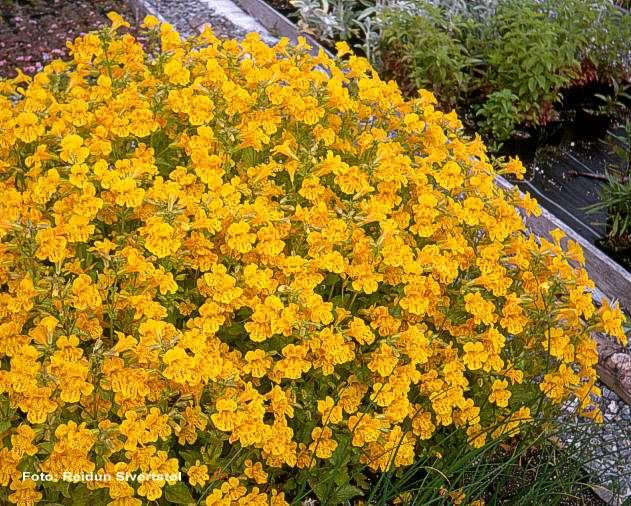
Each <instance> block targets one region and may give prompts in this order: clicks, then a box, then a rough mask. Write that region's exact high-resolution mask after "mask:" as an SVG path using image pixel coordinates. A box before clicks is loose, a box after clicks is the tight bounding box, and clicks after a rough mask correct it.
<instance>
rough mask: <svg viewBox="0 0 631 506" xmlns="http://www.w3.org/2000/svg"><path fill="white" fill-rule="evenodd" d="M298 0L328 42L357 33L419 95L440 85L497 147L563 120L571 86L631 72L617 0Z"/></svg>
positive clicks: (445, 101)
mask: <svg viewBox="0 0 631 506" xmlns="http://www.w3.org/2000/svg"><path fill="white" fill-rule="evenodd" d="M291 1H292V3H293V5H294V6H295V7H296V8H297V9H298V14H299V16H300V22H301V24H302V25H303V26H304V27H307V28H308V29H309V30H311V31H312V32H313V33H315V34H316V35H317V36H319V37H320V38H321V39H322V40H324V41H325V42H328V43H333V42H334V41H336V40H347V41H350V42H351V43H353V44H354V45H355V47H356V48H359V49H361V50H362V51H363V52H364V54H366V55H367V57H368V58H369V59H370V60H371V61H372V63H373V64H375V65H377V66H378V67H381V68H382V70H383V71H384V73H385V74H386V75H387V76H388V77H394V78H395V79H397V80H398V81H399V82H400V83H401V85H402V86H404V87H405V88H406V89H408V91H409V92H410V93H415V91H416V89H418V88H426V89H431V90H433V91H434V92H435V94H436V95H437V97H438V99H439V100H440V102H441V104H442V105H443V106H444V107H446V108H453V107H456V108H458V109H459V111H460V113H461V116H463V117H464V118H467V119H469V120H470V121H471V122H472V123H474V125H472V126H474V127H475V128H478V129H480V130H483V131H484V132H485V133H486V134H487V136H488V137H489V140H492V141H495V145H496V147H497V146H499V145H500V143H501V142H502V141H503V140H505V139H507V138H508V137H510V136H511V135H512V134H513V133H514V131H515V129H516V128H517V127H518V126H520V125H542V124H545V123H547V122H548V121H550V120H552V119H554V118H555V117H556V116H557V111H555V107H558V105H559V104H560V102H561V100H562V98H563V92H564V90H566V89H568V88H569V87H572V86H576V85H583V84H587V83H589V82H592V81H594V80H600V81H603V82H606V83H609V84H612V85H617V84H621V83H625V82H628V81H629V77H630V71H629V69H630V68H631V65H630V64H631V52H630V51H629V46H628V41H629V40H631V16H630V15H629V13H628V12H627V11H625V10H624V9H621V8H620V7H619V6H616V4H615V3H614V2H612V1H611V0H593V1H590V2H586V1H584V0H472V1H464V0H410V1H407V2H394V1H393V0H291ZM476 119H477V120H478V121H476ZM476 123H477V124H476ZM493 123H497V125H493Z"/></svg>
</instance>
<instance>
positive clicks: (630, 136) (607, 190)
mask: <svg viewBox="0 0 631 506" xmlns="http://www.w3.org/2000/svg"><path fill="white" fill-rule="evenodd" d="M610 140H611V146H612V147H611V150H612V152H613V154H615V155H616V156H617V158H618V159H619V160H620V165H619V166H618V167H615V168H613V170H610V171H609V173H608V174H607V182H606V183H605V185H604V186H603V188H602V191H601V195H600V201H599V202H598V203H597V204H594V205H593V206H590V207H589V208H588V212H596V211H602V210H606V211H607V214H608V218H607V236H608V237H607V242H608V246H609V247H610V248H612V249H614V250H615V249H627V248H631V119H627V121H626V124H625V126H624V129H623V132H622V133H621V134H620V135H615V134H611V139H610Z"/></svg>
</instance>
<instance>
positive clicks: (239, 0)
mask: <svg viewBox="0 0 631 506" xmlns="http://www.w3.org/2000/svg"><path fill="white" fill-rule="evenodd" d="M232 1H233V2H234V3H235V4H237V5H238V6H239V7H241V9H243V10H244V11H245V12H247V13H248V14H249V15H250V16H252V17H253V18H255V19H256V20H257V21H258V22H259V23H261V24H262V25H263V26H264V27H265V28H267V30H268V31H269V32H270V33H271V34H272V35H276V36H278V37H287V38H288V39H289V40H291V41H292V42H297V41H298V37H304V38H305V39H306V40H307V42H308V43H309V45H310V46H311V47H312V48H313V50H314V51H313V53H315V54H317V52H318V51H319V50H320V49H321V50H322V51H324V52H325V53H326V54H328V55H329V56H332V54H331V52H330V51H329V50H328V49H326V48H325V47H324V46H323V45H322V44H320V43H319V42H318V41H317V40H316V39H315V38H313V37H312V36H311V35H310V34H308V33H305V32H302V31H300V30H299V29H298V27H297V26H296V24H295V23H294V22H293V21H291V20H289V19H288V18H287V17H286V16H283V15H282V14H281V13H280V12H278V11H277V10H276V9H274V8H272V7H270V6H269V5H268V4H266V3H265V2H263V0H232Z"/></svg>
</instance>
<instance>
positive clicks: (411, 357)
mask: <svg viewBox="0 0 631 506" xmlns="http://www.w3.org/2000/svg"><path fill="white" fill-rule="evenodd" d="M111 18H112V20H113V25H112V27H110V28H107V29H103V30H102V31H100V32H98V33H90V34H88V35H85V36H83V37H80V38H78V39H77V40H75V41H74V42H73V43H71V44H69V47H70V50H71V55H72V61H69V62H62V61H55V62H52V63H51V64H49V65H48V66H47V67H46V68H45V69H44V70H43V71H42V72H40V73H39V74H37V75H35V76H34V77H33V78H29V77H26V76H24V75H23V74H20V75H19V76H18V77H17V78H15V79H12V80H4V81H1V82H0V93H1V96H0V179H1V181H0V191H1V193H2V199H1V200H0V237H1V242H0V283H1V284H2V293H1V294H0V440H1V449H0V487H1V488H0V498H1V499H2V501H3V502H5V501H7V500H8V501H10V502H12V503H17V504H21V505H22V504H24V505H26V504H33V503H36V502H38V501H40V500H41V499H46V500H49V501H51V500H52V501H55V500H57V501H62V502H63V501H65V500H66V499H64V498H67V497H71V498H72V500H81V498H82V497H84V498H87V499H86V500H89V501H90V502H91V503H95V504H106V503H108V504H111V505H117V506H123V505H138V504H145V503H149V502H151V501H158V503H161V504H173V503H179V504H187V503H191V502H194V503H199V504H207V505H228V504H242V505H258V504H260V505H263V504H265V505H267V504H273V505H281V504H287V503H288V502H291V501H292V500H295V499H297V498H299V497H301V494H304V493H308V492H309V490H310V488H311V489H313V491H314V492H315V494H316V495H317V496H318V497H320V499H322V501H323V502H326V503H329V504H331V503H334V502H336V501H341V500H342V498H346V499H348V498H350V497H353V496H355V495H359V494H361V493H362V490H365V488H366V487H368V486H369V485H370V476H375V475H376V474H377V473H379V472H382V471H386V470H389V469H392V468H405V467H406V466H410V465H411V464H413V462H414V461H415V458H416V457H417V456H420V455H423V454H425V453H426V452H430V451H432V452H436V451H438V452H440V451H442V450H443V448H441V446H440V441H441V438H442V436H444V435H445V434H451V435H456V436H457V437H458V438H460V439H459V441H460V442H461V443H460V444H461V445H473V446H481V445H484V444H485V442H486V441H489V440H493V439H494V438H499V437H501V436H502V435H506V434H515V433H517V432H518V431H519V430H520V429H521V428H523V425H524V424H529V423H533V422H536V421H537V419H538V416H540V415H541V413H544V412H545V410H547V409H554V406H555V405H558V404H559V403H561V402H563V401H564V400H567V399H572V398H576V399H578V400H579V406H580V407H579V411H580V414H582V415H584V416H589V417H592V418H596V419H598V418H599V413H598V410H597V408H596V406H595V405H594V404H593V399H594V396H596V395H598V389H597V387H596V386H595V380H596V372H595V364H596V362H597V353H596V346H595V343H594V341H593V340H592V338H591V337H590V333H591V332H593V331H604V332H607V333H609V334H611V335H614V336H616V337H617V338H618V339H619V340H620V341H623V340H624V334H623V331H622V327H621V323H622V320H623V315H622V313H621V311H620V310H619V309H618V308H617V307H611V306H609V305H608V304H605V305H603V306H602V307H600V308H596V307H595V306H594V304H593V303H592V297H591V295H590V288H592V287H593V283H592V282H591V281H590V279H589V278H588V275H587V273H586V271H585V270H584V268H583V267H582V263H583V258H582V253H581V250H580V248H579V247H578V245H576V244H573V243H572V242H571V241H569V242H566V241H563V243H564V244H563V245H562V244H561V242H562V241H561V239H562V237H561V234H556V235H555V236H554V240H553V241H552V242H550V241H547V240H544V239H538V238H536V237H534V236H532V235H528V234H527V231H526V230H525V227H524V224H523V222H522V218H521V215H520V213H535V214H536V213H537V212H538V207H537V204H536V203H535V202H534V201H533V200H532V199H530V198H529V197H528V196H525V197H524V196H520V195H519V194H518V193H517V192H506V191H504V190H502V189H500V188H499V187H498V186H496V185H495V184H494V178H495V177H496V175H497V174H502V173H515V174H518V175H520V174H521V173H522V172H523V167H522V165H521V164H520V163H519V161H517V160H509V161H508V162H507V163H504V164H502V163H498V162H492V161H490V160H489V158H488V157H487V155H486V153H485V147H484V145H483V144H482V142H481V141H480V139H479V138H478V137H476V138H474V139H468V138H466V137H465V136H464V135H463V133H462V132H461V123H460V121H459V120H458V118H457V117H456V115H455V114H454V113H449V114H445V113H443V112H440V111H438V110H436V109H435V108H434V104H435V99H434V97H433V96H432V95H431V94H430V93H427V92H424V91H421V92H420V93H419V97H418V98H416V99H414V100H404V99H403V98H402V96H401V93H400V92H399V90H398V88H397V86H396V85H395V84H394V83H393V82H384V81H382V80H380V79H379V77H378V76H377V75H376V74H375V72H374V71H373V70H372V69H371V68H370V66H369V65H368V63H367V62H366V61H365V60H364V59H362V58H358V57H355V56H353V55H349V54H348V53H349V51H348V48H347V47H346V46H345V45H343V44H341V45H339V47H338V48H339V54H338V56H337V57H336V58H334V59H331V58H329V57H328V56H326V55H325V54H322V53H321V54H319V55H318V56H312V55H311V54H310V53H309V48H308V47H307V46H306V45H305V44H304V41H302V42H300V43H299V44H298V45H296V46H291V45H290V44H289V43H288V41H287V40H281V41H280V42H279V43H278V44H277V45H275V46H274V47H268V46H267V45H266V44H264V43H263V42H262V41H261V40H259V38H258V36H257V35H256V34H250V35H248V36H247V37H246V38H245V39H244V40H243V41H242V42H237V41H234V40H225V41H222V40H219V39H217V38H216V37H215V36H214V35H213V34H212V32H211V31H210V30H208V29H207V30H205V31H204V32H203V33H202V34H201V35H200V36H198V37H197V38H194V39H190V40H181V39H180V37H179V36H178V34H177V33H176V32H175V31H174V30H173V29H172V28H171V27H170V26H169V25H167V24H162V25H159V24H158V22H157V21H156V20H155V19H153V18H147V19H146V20H145V23H144V24H145V28H146V31H147V36H146V37H147V40H146V42H145V44H144V48H143V46H142V45H141V44H140V43H139V42H137V41H136V40H135V39H134V38H133V37H132V36H131V35H129V34H125V35H121V34H120V30H119V28H120V26H121V25H125V24H126V23H125V22H124V21H123V20H122V19H120V17H118V16H116V15H112V16H111ZM23 472H29V473H31V474H36V473H40V472H41V473H45V474H46V475H50V476H53V477H55V478H56V479H57V478H58V479H59V481H35V480H32V479H30V478H28V477H25V475H24V474H23ZM178 472H181V478H182V480H181V481H179V479H175V477H174V476H173V475H174V474H176V473H178ZM63 473H72V474H76V475H78V477H77V478H76V480H74V481H72V482H67V481H64V480H63V479H62V477H63ZM89 473H93V475H96V476H101V477H104V476H107V475H110V476H115V475H116V473H123V474H125V473H130V475H134V474H138V473H149V474H153V475H156V476H158V477H160V476H161V478H156V479H148V480H144V481H140V480H134V479H126V480H117V479H115V478H113V479H111V480H109V481H108V480H106V479H102V480H98V479H97V480H95V479H84V478H81V476H87V475H89Z"/></svg>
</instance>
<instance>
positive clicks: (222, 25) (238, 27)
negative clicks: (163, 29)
mask: <svg viewBox="0 0 631 506" xmlns="http://www.w3.org/2000/svg"><path fill="white" fill-rule="evenodd" d="M140 2H141V3H143V4H144V5H145V6H146V7H147V8H148V10H150V11H153V12H154V13H155V14H157V15H158V16H159V17H161V18H162V19H163V20H164V21H166V22H168V23H170V24H172V25H173V26H174V28H175V29H176V30H177V31H178V32H179V33H180V34H181V35H182V36H183V37H187V36H190V35H193V34H195V33H197V32H199V31H200V30H201V28H202V27H203V26H204V25H206V24H208V25H210V26H211V27H212V29H213V31H214V32H215V35H217V36H218V37H223V38H237V39H242V38H243V37H244V36H245V34H246V33H247V32H248V31H252V30H255V31H258V32H259V33H261V35H262V37H263V39H264V40H266V41H267V42H271V43H273V42H274V41H275V39H274V38H273V37H271V36H270V35H269V33H267V31H266V30H265V28H263V27H262V26H261V25H260V24H259V23H258V22H257V21H255V20H254V19H253V18H252V17H251V16H248V15H247V14H245V13H244V12H243V11H241V9H239V8H238V7H237V6H236V5H235V4H234V3H232V2H231V0H207V1H203V0H140ZM229 17H230V18H231V19H228V18H229ZM233 20H234V21H233Z"/></svg>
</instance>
